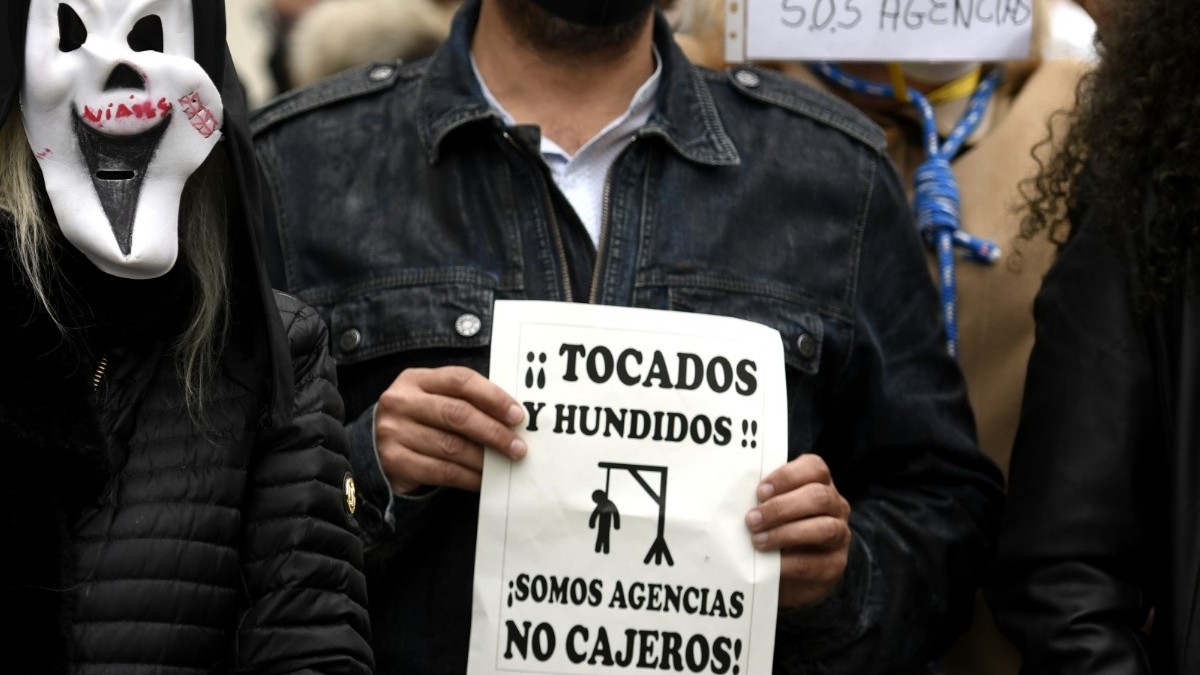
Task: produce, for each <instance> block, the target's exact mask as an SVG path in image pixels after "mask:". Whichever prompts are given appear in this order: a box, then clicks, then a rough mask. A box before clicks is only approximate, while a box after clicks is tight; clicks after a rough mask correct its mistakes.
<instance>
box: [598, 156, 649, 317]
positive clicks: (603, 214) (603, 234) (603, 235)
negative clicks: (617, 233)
mask: <svg viewBox="0 0 1200 675" xmlns="http://www.w3.org/2000/svg"><path fill="white" fill-rule="evenodd" d="M638 138H639V137H638V136H634V137H633V140H631V141H629V144H628V145H626V146H625V147H624V148H622V149H621V152H619V153H617V156H616V158H615V159H613V163H612V164H610V165H609V166H608V174H607V175H606V176H605V177H604V198H603V200H602V201H601V204H602V206H601V210H600V237H599V238H598V239H597V240H596V260H595V261H593V263H592V281H591V288H589V289H588V303H589V304H592V305H594V304H596V302H597V300H598V299H599V296H600V266H601V264H602V262H603V260H604V252H605V251H606V250H607V249H608V221H609V218H610V217H611V214H610V213H609V212H610V211H611V210H612V208H611V202H612V179H613V172H614V171H615V170H616V168H617V164H619V163H620V161H621V158H622V157H624V156H625V153H627V152H629V148H631V147H633V144H634V143H637V141H638Z"/></svg>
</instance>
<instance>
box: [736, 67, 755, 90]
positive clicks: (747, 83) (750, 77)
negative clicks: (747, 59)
mask: <svg viewBox="0 0 1200 675" xmlns="http://www.w3.org/2000/svg"><path fill="white" fill-rule="evenodd" d="M733 79H734V80H737V83H738V84H740V85H742V86H743V87H749V88H750V89H753V88H755V87H757V86H758V85H759V84H761V83H762V78H760V77H759V76H758V73H756V72H754V71H753V70H739V71H737V72H736V73H734V74H733Z"/></svg>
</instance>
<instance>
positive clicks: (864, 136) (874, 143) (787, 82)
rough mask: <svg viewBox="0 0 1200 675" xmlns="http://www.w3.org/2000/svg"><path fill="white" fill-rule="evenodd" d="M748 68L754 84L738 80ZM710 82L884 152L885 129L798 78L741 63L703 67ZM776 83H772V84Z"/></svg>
mask: <svg viewBox="0 0 1200 675" xmlns="http://www.w3.org/2000/svg"><path fill="white" fill-rule="evenodd" d="M742 71H748V72H750V73H752V74H753V75H754V76H756V77H757V79H754V78H751V79H750V81H752V82H755V84H754V85H753V86H750V85H747V84H745V83H744V82H742V81H739V79H738V77H737V73H740V72H742ZM704 77H705V78H706V79H708V80H710V81H711V82H713V83H714V84H715V83H718V82H721V83H725V84H728V85H730V86H732V88H733V89H734V90H736V91H738V92H741V93H742V94H743V95H745V96H747V97H748V98H751V99H754V100H756V101H760V102H763V103H767V104H770V105H774V106H777V107H780V108H783V109H785V110H788V111H790V112H793V113H796V114H798V115H802V116H804V117H807V118H809V119H811V120H813V121H815V122H819V123H821V124H824V125H825V126H827V127H830V128H831V129H834V130H837V131H840V132H842V133H843V134H845V135H846V136H848V137H850V138H852V139H854V140H856V141H858V142H860V143H862V144H863V145H866V146H867V147H869V148H871V149H872V150H874V151H876V152H880V153H882V152H884V151H885V150H886V147H887V140H886V138H885V137H884V135H883V132H882V131H881V130H879V129H878V127H877V126H876V125H875V124H874V123H872V122H870V121H869V120H868V119H867V118H866V117H865V116H863V114H862V113H861V112H860V111H859V110H858V109H857V108H854V107H853V106H851V105H850V104H849V103H846V102H844V101H842V100H840V99H837V98H834V97H833V96H832V95H831V94H827V93H825V92H822V91H819V90H816V89H812V88H811V87H809V86H807V85H805V84H804V83H802V82H800V81H798V80H792V79H791V78H788V77H787V76H786V75H782V74H778V73H774V72H772V71H768V70H765V69H763V68H760V67H756V66H751V65H740V66H735V67H732V68H729V69H727V70H726V71H725V72H723V73H718V72H715V71H704ZM772 85H773V86H772Z"/></svg>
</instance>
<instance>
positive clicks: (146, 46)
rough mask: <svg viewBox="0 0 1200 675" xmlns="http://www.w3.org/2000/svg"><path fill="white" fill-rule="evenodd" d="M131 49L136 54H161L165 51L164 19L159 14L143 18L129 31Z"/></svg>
mask: <svg viewBox="0 0 1200 675" xmlns="http://www.w3.org/2000/svg"><path fill="white" fill-rule="evenodd" d="M129 47H130V48H131V49H133V51H135V52H161V51H162V50H163V25H162V19H160V18H158V15H157V14H151V15H150V16H143V17H142V18H140V19H138V22H137V23H135V24H133V30H131V31H129Z"/></svg>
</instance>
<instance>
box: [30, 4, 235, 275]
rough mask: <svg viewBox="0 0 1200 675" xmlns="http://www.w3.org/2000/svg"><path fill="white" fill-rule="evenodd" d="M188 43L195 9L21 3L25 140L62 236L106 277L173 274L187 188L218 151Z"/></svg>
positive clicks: (208, 86)
mask: <svg viewBox="0 0 1200 675" xmlns="http://www.w3.org/2000/svg"><path fill="white" fill-rule="evenodd" d="M193 33H194V28H193V25H192V0H31V2H30V7H29V25H28V30H27V37H26V45H25V74H24V81H23V85H22V88H21V114H22V117H23V119H24V123H25V130H26V134H27V135H28V137H29V144H30V147H31V148H32V149H33V152H34V155H35V156H36V157H37V160H38V164H39V165H40V166H41V170H42V175H43V177H44V178H45V183H46V191H47V193H49V196H50V203H51V205H52V206H53V208H54V214H55V216H56V217H57V218H58V224H59V226H60V227H61V228H62V231H63V234H64V235H65V236H66V238H67V240H68V241H70V242H71V243H72V244H73V245H74V246H75V247H76V248H78V249H79V250H80V251H82V252H83V253H84V254H85V255H86V256H87V257H88V259H89V260H91V261H92V263H93V264H95V265H96V266H97V267H99V268H100V269H101V270H103V271H105V272H107V273H108V274H112V275H114V276H118V277H125V278H129V279H149V278H153V277H158V276H162V275H163V274H166V273H167V272H168V271H170V269H171V268H172V267H173V266H174V265H175V259H176V256H177V255H178V250H179V201H180V196H181V195H182V193H183V186H184V183H185V182H186V181H187V178H188V176H190V175H192V173H193V172H194V171H195V170H196V169H197V168H198V167H199V166H200V164H201V163H203V162H204V159H205V158H206V157H208V154H209V153H210V152H211V151H212V149H213V147H214V146H215V145H216V144H217V141H218V140H219V139H220V135H221V134H220V131H219V129H220V127H221V121H222V119H223V108H222V106H221V99H220V94H219V93H218V91H217V88H216V85H214V84H213V82H212V80H211V79H210V78H209V77H208V75H207V74H206V73H205V72H204V69H203V68H201V67H200V65H199V64H198V63H196V61H195V60H194V52H195V41H194V35H193Z"/></svg>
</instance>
